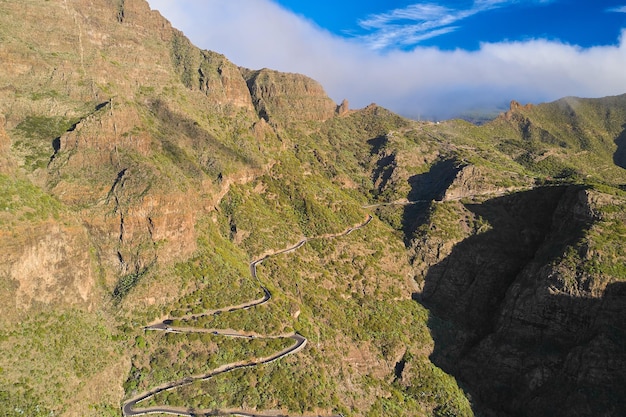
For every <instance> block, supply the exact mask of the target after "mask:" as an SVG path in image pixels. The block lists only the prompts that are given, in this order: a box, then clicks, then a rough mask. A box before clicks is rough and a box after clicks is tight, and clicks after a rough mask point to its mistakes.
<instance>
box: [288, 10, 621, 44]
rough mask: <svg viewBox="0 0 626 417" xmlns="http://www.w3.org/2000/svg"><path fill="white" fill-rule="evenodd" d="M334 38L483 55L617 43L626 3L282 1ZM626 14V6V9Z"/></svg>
mask: <svg viewBox="0 0 626 417" xmlns="http://www.w3.org/2000/svg"><path fill="white" fill-rule="evenodd" d="M277 3H279V4H281V5H282V6H284V7H285V8H287V9H288V10H291V11H293V12H294V13H297V14H300V15H302V16H305V17H308V18H309V19H311V20H312V21H314V22H315V23H316V24H317V25H319V26H320V27H322V28H326V29H328V30H329V31H331V32H332V33H334V34H336V35H338V36H343V37H347V38H352V39H355V40H360V41H365V42H366V43H370V46H372V47H374V48H375V49H379V50H390V49H396V48H399V49H403V50H408V49H412V48H414V47H415V46H418V45H420V46H435V47H438V48H441V49H448V50H449V49H456V48H462V49H466V50H477V49H479V47H480V43H484V42H500V41H504V40H508V41H524V40H528V39H533V38H544V39H552V40H560V41H564V42H567V43H570V44H576V45H579V46H582V47H590V46H596V45H607V44H615V43H617V40H618V37H619V36H620V32H621V28H622V27H626V13H619V12H617V11H618V10H619V8H620V7H621V6H625V5H626V1H624V0H621V1H620V0H618V1H606V0H604V1H602V0H585V1H580V0H524V1H522V0H520V1H511V0H483V1H471V0H453V1H439V2H428V1H425V2H416V1H414V0H394V1H380V0H343V1H336V0H317V1H314V2H313V1H310V2H307V1H302V0H277ZM624 9H625V10H626V7H624Z"/></svg>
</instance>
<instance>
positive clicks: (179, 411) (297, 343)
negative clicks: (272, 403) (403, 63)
mask: <svg viewBox="0 0 626 417" xmlns="http://www.w3.org/2000/svg"><path fill="white" fill-rule="evenodd" d="M370 221H372V216H368V217H367V220H365V222H363V223H361V224H359V225H357V226H354V227H350V228H348V229H346V230H345V231H343V232H341V233H336V234H328V235H322V236H316V237H311V238H304V239H302V240H300V241H299V242H298V243H296V244H295V245H293V246H290V247H288V248H285V249H281V250H278V251H272V252H269V253H266V254H264V255H263V256H262V257H260V258H259V259H257V260H254V261H252V262H250V275H251V276H252V278H253V279H256V280H257V281H259V284H260V285H261V288H262V289H263V292H264V296H263V297H262V298H258V299H256V300H252V301H250V302H247V303H243V304H239V305H234V306H228V307H223V308H220V309H215V310H209V311H206V312H204V313H200V314H190V315H187V316H184V317H181V318H182V319H189V318H194V317H202V316H208V315H214V314H220V313H223V312H228V311H236V310H247V309H249V308H252V307H255V306H259V305H261V304H265V303H267V302H268V301H270V299H271V298H272V294H271V293H270V291H269V290H268V289H267V288H265V287H264V286H263V284H261V281H260V280H259V278H258V277H257V270H256V267H257V265H258V264H260V263H262V262H263V261H264V260H266V259H267V258H269V257H270V256H276V255H280V254H284V253H289V252H293V251H295V250H297V249H299V248H301V247H302V246H303V245H304V244H306V243H307V242H309V241H311V240H313V239H329V238H335V237H341V236H346V235H348V234H350V233H352V232H353V231H355V230H358V229H360V228H362V227H365V226H367V225H368V224H369V222H370ZM172 322H173V319H168V320H163V321H160V322H157V323H154V324H151V325H148V326H146V327H145V330H153V331H164V332H171V333H212V334H215V335H220V336H224V337H238V338H249V339H254V338H259V339H261V338H262V339H278V338H289V339H292V340H293V341H294V343H293V344H292V345H291V346H288V347H287V348H285V349H283V350H281V351H279V352H276V353H274V354H272V355H270V356H268V357H264V358H254V359H251V360H248V361H240V362H234V363H229V364H226V365H222V366H220V367H219V368H217V369H214V370H212V371H211V372H209V373H206V374H203V375H194V376H188V377H185V378H183V379H181V380H178V381H172V382H168V383H165V384H162V385H160V386H158V387H155V388H153V389H152V390H150V391H147V392H144V393H142V394H139V395H137V396H135V397H133V398H131V399H130V400H128V401H127V402H125V403H124V405H123V407H122V413H123V414H124V416H125V417H131V416H140V415H146V414H158V413H162V414H171V415H177V416H189V417H193V416H199V415H224V414H228V413H230V414H231V415H236V416H245V417H280V416H285V415H284V414H281V413H280V412H271V411H268V412H258V413H252V412H247V411H243V410H193V409H186V408H178V407H167V406H158V407H147V408H136V407H137V403H139V402H141V401H143V400H146V399H148V398H150V397H152V396H154V395H156V394H158V393H160V392H164V391H170V390H174V389H177V388H180V387H182V386H185V385H189V384H191V383H193V382H194V381H197V380H208V379H210V378H213V377H214V376H216V375H220V374H223V373H225V372H230V371H232V370H235V369H241V368H247V367H252V366H257V365H261V364H267V363H270V362H274V361H276V360H279V359H280V358H283V357H285V356H287V355H291V354H294V353H297V352H299V351H300V350H302V349H303V348H304V347H305V346H306V344H307V339H306V338H305V337H304V336H302V335H300V334H298V333H291V334H285V335H276V336H267V335H261V334H257V333H244V332H239V331H236V330H232V329H197V328H187V327H178V326H173V325H172ZM310 416H311V417H314V415H310ZM285 417H287V416H285ZM320 417H321V416H320ZM325 417H341V415H334V416H325Z"/></svg>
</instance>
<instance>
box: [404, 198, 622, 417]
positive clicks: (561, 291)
mask: <svg viewBox="0 0 626 417" xmlns="http://www.w3.org/2000/svg"><path fill="white" fill-rule="evenodd" d="M602 200H603V198H599V197H598V194H597V193H593V192H589V191H587V190H584V189H580V188H575V187H572V188H563V187H561V188H559V187H549V188H544V189H537V190H533V191H528V192H523V193H519V194H513V195H511V196H507V197H497V198H495V199H492V200H487V201H486V202H484V203H482V204H466V205H465V206H464V207H457V208H456V210H468V211H469V212H468V214H470V215H473V216H479V217H480V220H481V221H480V223H481V224H483V225H484V227H483V229H482V231H480V229H474V230H473V231H472V229H471V228H468V229H467V230H466V235H465V237H463V236H460V237H458V238H457V239H458V240H457V242H458V243H457V244H454V241H452V242H451V241H450V240H446V241H438V240H437V239H432V238H427V239H424V240H422V241H421V243H417V244H418V247H419V248H418V249H417V251H416V253H419V254H421V255H419V256H418V259H417V262H416V265H420V264H423V263H424V262H426V263H428V264H430V265H431V266H430V267H427V268H426V270H427V273H426V274H425V277H424V287H423V291H422V292H421V293H420V295H419V296H420V298H421V300H422V301H423V302H424V304H425V305H426V306H428V307H429V308H431V310H432V312H433V313H434V317H433V319H432V320H431V328H432V329H433V334H434V338H435V342H436V345H435V352H434V354H433V359H434V360H435V363H438V364H440V365H441V366H443V367H444V369H447V370H449V371H451V372H452V373H454V374H455V375H457V376H458V377H459V378H460V379H461V380H462V381H463V382H464V383H466V384H467V386H468V387H469V388H470V390H471V392H472V394H473V395H474V397H475V399H476V400H477V401H478V404H482V406H483V407H485V409H486V410H487V411H486V412H487V414H489V415H491V414H493V415H511V416H513V415H520V416H522V415H523V416H536V415H545V416H548V415H563V416H565V415H568V416H571V415H581V416H582V415H588V414H589V413H590V412H591V410H594V411H593V412H594V413H600V414H606V415H616V412H617V410H619V409H620V408H621V409H623V407H624V403H623V401H621V400H620V398H624V393H625V392H624V388H623V387H624V384H623V383H624V377H623V375H624V371H625V369H626V368H625V366H626V356H625V355H624V354H623V353H618V352H620V349H622V348H623V343H624V340H626V339H625V336H626V334H625V333H624V330H625V329H624V326H623V317H624V314H626V310H625V309H626V298H624V291H623V282H621V281H620V279H621V278H620V276H621V275H620V273H618V272H613V273H610V272H609V273H607V272H606V271H604V272H603V273H600V272H598V271H595V272H594V271H591V270H590V269H589V267H588V265H587V266H586V263H588V262H590V260H591V259H592V258H593V257H594V256H598V254H597V253H596V254H595V255H593V254H592V253H594V249H591V248H593V247H594V243H593V241H594V240H595V238H593V237H591V236H593V235H592V234H591V232H590V230H593V228H594V227H595V226H594V224H596V223H597V222H601V217H602V215H601V213H602V206H603V205H605V204H608V203H607V201H606V198H604V203H603V202H602ZM445 204H452V203H445ZM610 204H615V202H612V203H610ZM439 221H441V218H440V219H439ZM618 222H621V220H619V221H618ZM429 227H445V226H444V225H443V224H441V223H439V224H437V221H434V222H433V223H430V226H429ZM450 243H452V244H450ZM429 254H431V255H429ZM600 256H610V255H608V254H607V253H606V252H605V253H604V255H600ZM614 262H620V261H619V260H618V259H614ZM599 269H602V268H600V267H598V268H597V270H599Z"/></svg>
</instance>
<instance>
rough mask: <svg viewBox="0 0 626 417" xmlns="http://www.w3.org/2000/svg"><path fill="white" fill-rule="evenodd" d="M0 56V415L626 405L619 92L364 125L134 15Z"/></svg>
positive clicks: (550, 412) (53, 15) (48, 21)
mask: <svg viewBox="0 0 626 417" xmlns="http://www.w3.org/2000/svg"><path fill="white" fill-rule="evenodd" d="M250 41H251V42H253V41H255V42H259V43H260V46H259V47H264V45H263V44H262V40H260V39H254V40H253V39H251V40H250ZM0 61H1V62H2V65H0V224H1V225H2V227H0V236H1V239H0V283H1V284H2V288H3V291H1V292H0V311H1V314H0V347H1V351H2V352H3V355H1V356H0V415H6V416H22V415H24V416H34V417H38V416H51V415H54V416H122V415H126V416H128V415H141V414H142V413H146V412H149V411H153V412H155V413H156V412H157V411H158V412H170V413H171V412H176V413H179V414H180V415H218V414H219V413H222V414H228V413H231V414H233V413H239V415H259V416H260V415H265V416H277V415H290V416H303V415H305V416H313V415H316V416H317V415H320V416H338V415H342V416H345V417H348V416H383V415H393V416H420V415H429V416H430V415H433V416H472V415H476V416H502V417H509V416H510V417H513V416H590V415H594V416H621V415H623V414H624V411H625V410H626V400H625V399H626V284H625V282H626V264H625V262H626V251H625V250H624V245H623V242H624V239H626V95H618V96H613V97H605V98H599V99H584V98H575V97H568V98H563V99H561V100H558V101H555V102H552V103H545V104H538V105H522V104H520V103H517V102H515V101H512V102H511V105H510V109H509V110H508V111H506V112H503V113H502V114H500V115H499V116H497V117H496V118H494V119H493V120H491V121H489V122H487V123H484V124H481V125H480V126H478V125H475V124H472V123H470V122H467V121H464V120H446V121H441V122H438V123H433V122H422V121H414V120H409V119H406V118H403V117H400V116H398V115H395V114H394V113H392V112H390V111H388V110H386V109H384V108H382V107H380V106H377V105H376V104H371V105H369V106H367V107H366V108H363V109H351V108H350V106H349V103H348V101H347V100H344V101H343V102H342V103H335V102H334V101H333V100H331V99H330V98H329V97H328V96H327V95H326V93H325V92H324V89H323V87H322V86H321V85H320V84H319V83H317V82H316V81H314V80H312V79H310V78H308V77H306V76H304V75H299V74H288V73H281V72H277V71H273V70H270V69H260V70H257V69H247V68H242V67H238V66H237V65H236V64H234V63H232V62H230V61H229V60H228V59H227V58H226V57H224V56H223V55H221V54H219V53H217V52H212V51H206V50H201V49H199V48H197V47H195V46H194V45H193V44H192V43H191V42H190V41H189V40H188V39H187V38H186V37H185V36H184V34H183V33H181V32H180V31H178V30H177V29H175V28H173V27H172V26H171V25H170V24H169V22H168V21H167V20H165V19H164V18H163V17H162V16H161V15H160V14H159V13H158V12H156V11H152V10H150V7H149V5H148V3H147V2H146V1H145V0H45V1H43V0H1V1H0Z"/></svg>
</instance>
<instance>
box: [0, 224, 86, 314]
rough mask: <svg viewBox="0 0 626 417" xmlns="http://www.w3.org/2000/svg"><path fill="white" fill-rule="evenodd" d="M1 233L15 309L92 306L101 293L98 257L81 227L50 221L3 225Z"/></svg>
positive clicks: (4, 269) (3, 272)
mask: <svg viewBox="0 0 626 417" xmlns="http://www.w3.org/2000/svg"><path fill="white" fill-rule="evenodd" d="M0 238H1V239H2V242H3V244H2V247H3V251H2V254H0V260H1V262H0V265H2V266H1V267H0V276H1V277H3V278H4V279H8V282H9V288H11V289H12V290H13V291H15V293H14V298H13V299H12V300H11V306H10V307H11V308H15V309H17V310H18V311H22V310H25V309H28V308H30V307H32V306H34V305H35V306H36V305H57V306H58V305H73V306H81V307H83V308H84V307H87V308H91V307H93V306H94V303H95V302H96V296H97V295H98V294H96V292H95V282H96V272H95V260H94V259H92V258H91V253H90V250H89V247H90V242H89V238H88V236H87V234H86V233H85V230H84V229H83V228H82V227H80V226H78V227H77V226H68V225H64V224H60V223H58V222H55V221H53V220H47V221H44V222H40V223H38V224H29V225H23V226H18V227H14V228H12V230H11V231H8V230H6V229H5V230H3V231H2V232H0ZM5 307H7V306H5Z"/></svg>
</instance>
